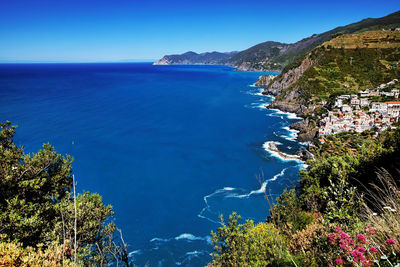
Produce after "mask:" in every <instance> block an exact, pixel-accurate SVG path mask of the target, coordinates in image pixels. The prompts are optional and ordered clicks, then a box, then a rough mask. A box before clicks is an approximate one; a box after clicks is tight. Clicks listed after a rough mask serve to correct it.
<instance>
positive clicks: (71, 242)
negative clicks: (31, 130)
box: [0, 122, 128, 266]
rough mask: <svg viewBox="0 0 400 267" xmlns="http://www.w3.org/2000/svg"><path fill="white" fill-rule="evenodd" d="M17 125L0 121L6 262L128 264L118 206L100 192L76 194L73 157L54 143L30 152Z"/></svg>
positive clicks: (1, 241)
mask: <svg viewBox="0 0 400 267" xmlns="http://www.w3.org/2000/svg"><path fill="white" fill-rule="evenodd" d="M15 130H16V127H14V126H12V125H11V123H10V122H7V123H0V265H1V266H82V265H89V266H105V265H107V264H108V263H110V262H117V263H118V262H121V261H123V262H125V263H126V264H128V257H127V253H126V252H127V251H126V245H125V244H124V243H123V240H122V239H121V240H118V239H117V238H116V237H115V231H116V226H115V224H114V223H113V222H112V215H113V210H112V207H111V206H110V205H104V204H103V202H102V198H101V196H100V195H98V194H91V193H88V192H84V193H82V194H78V195H76V196H74V195H75V189H74V186H73V185H74V184H73V183H74V179H73V175H72V169H71V164H72V158H71V157H70V156H61V155H60V154H57V153H56V151H55V150H54V147H52V146H51V145H49V144H45V145H43V149H41V150H39V151H38V152H37V153H33V154H25V153H24V151H23V148H22V147H18V146H17V145H16V144H15V143H14V141H13V137H14V135H15Z"/></svg>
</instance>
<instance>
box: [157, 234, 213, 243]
mask: <svg viewBox="0 0 400 267" xmlns="http://www.w3.org/2000/svg"><path fill="white" fill-rule="evenodd" d="M172 240H177V241H180V240H188V241H206V242H207V243H211V236H208V235H207V236H204V237H201V236H195V235H193V234H190V233H183V234H180V235H178V236H176V237H173V238H159V237H155V238H153V239H151V240H150V242H169V241H172Z"/></svg>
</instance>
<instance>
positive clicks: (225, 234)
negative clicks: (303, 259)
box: [210, 213, 292, 266]
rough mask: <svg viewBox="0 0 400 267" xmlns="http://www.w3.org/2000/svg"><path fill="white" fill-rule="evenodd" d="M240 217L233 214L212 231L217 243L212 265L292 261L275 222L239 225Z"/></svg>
mask: <svg viewBox="0 0 400 267" xmlns="http://www.w3.org/2000/svg"><path fill="white" fill-rule="evenodd" d="M238 220H240V216H237V215H236V213H233V214H232V215H230V216H229V221H228V223H227V224H225V222H224V221H223V219H222V217H221V223H222V226H221V227H219V228H218V229H217V232H216V233H214V232H212V233H211V235H212V244H213V246H214V253H212V256H213V262H212V263H211V264H210V266H276V265H279V264H285V263H286V264H290V262H291V261H292V259H291V256H290V254H289V253H288V252H287V242H286V240H285V239H284V238H283V237H282V236H281V235H280V233H279V230H278V229H277V228H275V227H274V225H273V224H272V223H259V224H257V225H254V223H253V221H246V222H245V223H244V224H238Z"/></svg>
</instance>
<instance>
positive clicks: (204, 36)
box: [0, 0, 400, 62]
mask: <svg viewBox="0 0 400 267" xmlns="http://www.w3.org/2000/svg"><path fill="white" fill-rule="evenodd" d="M399 9H400V3H399V1H398V0H380V1H376V0H373V1H372V0H364V1H351V0H348V1H343V0H338V1H337V0H336V1H335V0H331V1H329V0H328V1H321V0H319V1H299V0H285V1H279V0H278V1H266V0H263V1H262V0H260V1H259V0H247V1H246V0H242V1H236V0H230V1H226V0H213V1H210V0H202V1H191V0H140V1H139V0H130V1H128V0H3V1H0V62H22V61H25V62H30V61H33V62H71V61H75V62H93V61H120V60H130V59H136V60H143V59H158V58H160V57H162V56H163V55H165V54H175V53H182V52H186V51H188V50H192V51H196V52H205V51H233V50H243V49H246V48H248V47H250V46H252V45H255V44H257V43H260V42H264V41H269V40H274V41H281V42H295V41H297V40H299V39H301V38H304V37H307V36H309V35H311V34H313V33H320V32H324V31H326V30H329V29H332V28H334V27H336V26H341V25H346V24H349V23H352V22H356V21H359V20H361V19H363V18H366V17H381V16H385V15H387V14H389V13H392V12H395V11H397V10H399Z"/></svg>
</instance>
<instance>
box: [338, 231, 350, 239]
mask: <svg viewBox="0 0 400 267" xmlns="http://www.w3.org/2000/svg"><path fill="white" fill-rule="evenodd" d="M340 238H341V239H350V236H349V235H348V234H346V233H345V232H342V233H340Z"/></svg>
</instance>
